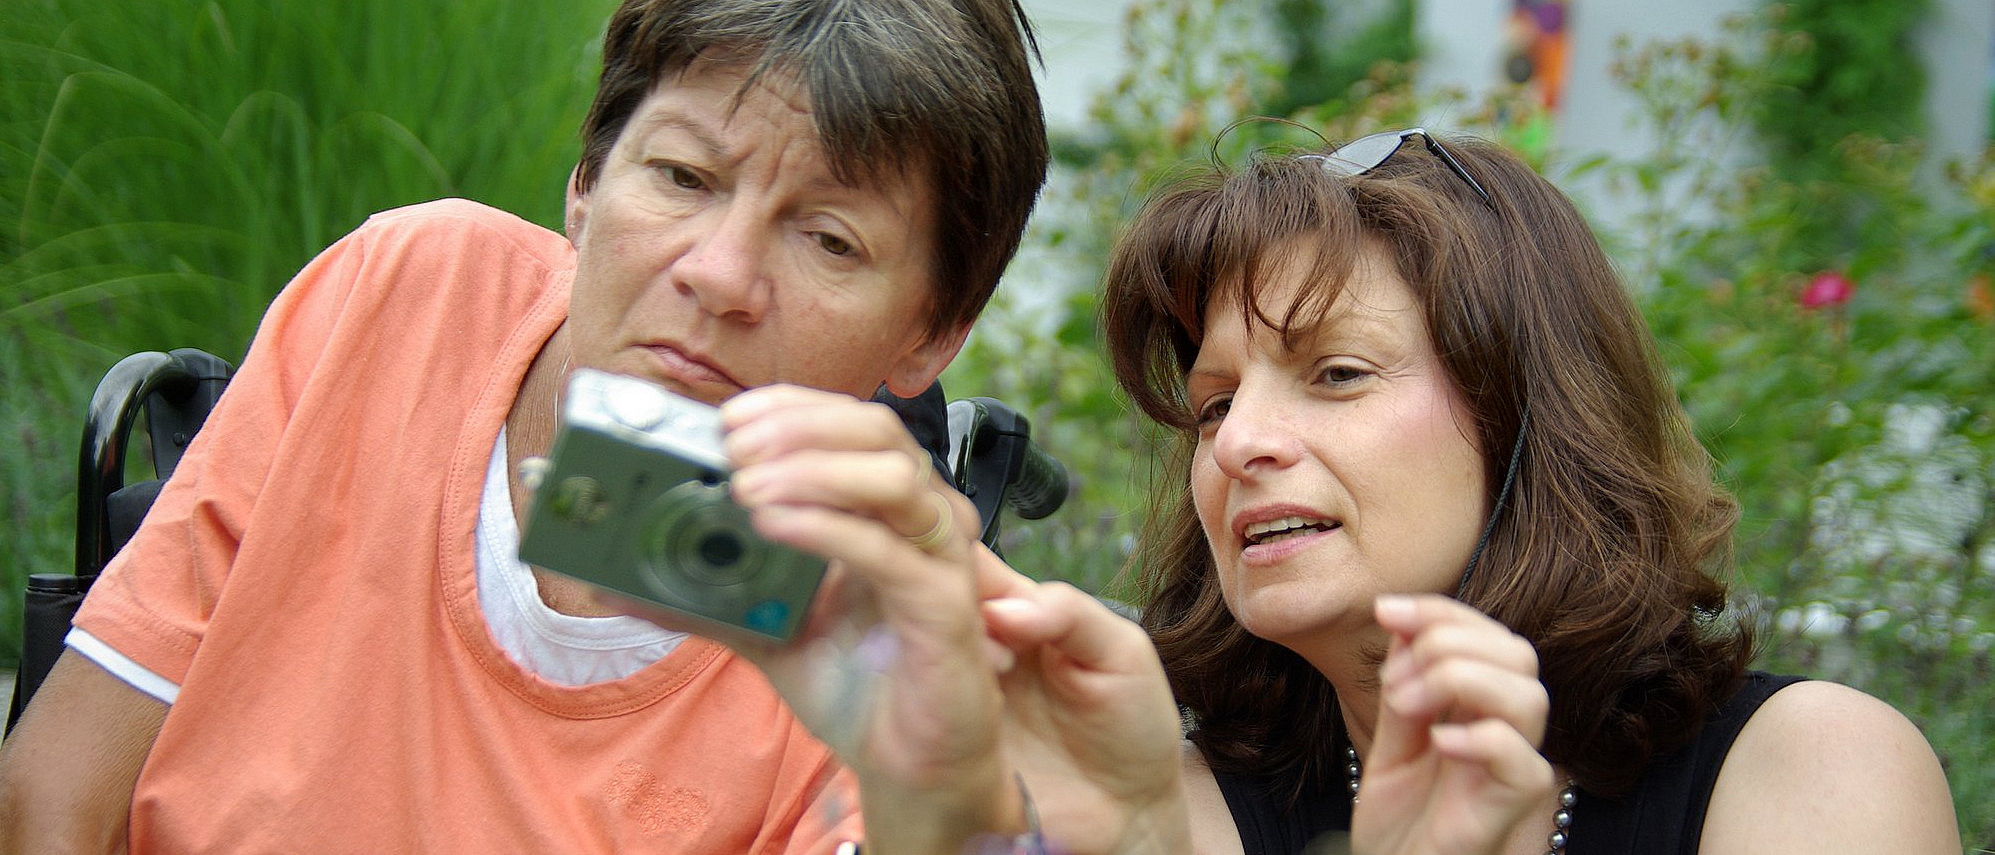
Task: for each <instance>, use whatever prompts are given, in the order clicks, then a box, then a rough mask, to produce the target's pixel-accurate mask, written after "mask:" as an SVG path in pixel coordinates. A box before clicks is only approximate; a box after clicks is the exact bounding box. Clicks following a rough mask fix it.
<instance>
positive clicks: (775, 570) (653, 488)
mask: <svg viewBox="0 0 1995 855" xmlns="http://www.w3.org/2000/svg"><path fill="white" fill-rule="evenodd" d="M720 440H721V429H720V413H719V411H718V410H716V409H714V408H713V407H710V406H707V405H706V404H702V403H700V402H698V401H694V400H691V399H689V398H684V397H681V396H679V395H675V394H673V393H672V392H670V391H667V390H665V389H662V388H659V387H658V386H655V385H653V384H651V383H648V382H645V381H643V380H638V379H635V378H631V377H623V376H619V375H615V374H606V373H603V372H600V371H594V370H590V369H578V370H576V371H575V372H574V374H573V376H572V377H571V378H570V380H569V383H568V392H567V397H566V399H565V402H564V403H563V405H562V412H561V427H560V432H559V433H558V434H557V435H556V437H555V441H554V451H553V453H552V454H551V455H550V457H549V461H548V465H547V467H546V469H545V471H544V474H543V475H542V476H541V478H540V486H539V489H538V490H536V491H535V494H534V498H533V506H532V509H531V511H530V512H529V514H528V517H527V523H526V531H525V534H524V535H523V536H522V537H521V539H520V559H521V560H523V561H525V562H527V563H529V564H535V565H538V566H541V567H545V568H547V569H549V570H553V571H556V572H558V573H562V574H564V575H567V576H571V577H574V578H576V579H579V580H581V581H584V582H587V583H589V584H591V585H594V586H596V587H598V588H600V589H602V590H603V591H604V592H606V593H607V594H609V595H610V598H611V599H613V600H620V601H622V602H620V603H619V605H622V606H624V607H627V608H628V607H632V606H635V608H633V609H632V610H633V611H635V612H637V613H638V614H643V613H644V612H645V611H646V610H648V609H651V608H654V607H655V608H658V609H662V610H663V611H664V612H666V613H667V616H668V617H671V618H675V619H682V620H673V621H672V622H674V623H677V624H682V625H684V626H685V628H687V629H691V630H694V631H697V632H700V633H701V634H704V635H712V636H715V637H717V638H722V639H723V640H725V639H726V638H729V637H741V636H742V635H743V634H746V636H747V637H750V638H753V639H759V640H763V641H775V642H785V641H788V640H789V639H790V638H791V637H792V636H794V635H795V634H796V631H797V628H798V626H799V625H801V623H802V622H803V617H804V613H805V612H806V611H808V610H809V608H810V603H811V598H812V597H814V596H816V594H817V589H818V585H819V583H820V582H822V581H823V579H824V569H825V562H824V560H823V559H821V558H818V557H817V556H814V555H811V554H809V553H805V552H800V551H798V550H795V549H791V548H789V547H786V546H783V545H781V544H777V543H772V542H770V541H767V540H764V539H763V538H761V537H760V536H758V535H757V534H755V532H754V530H753V529H752V528H751V527H750V525H749V522H748V513H747V512H746V511H744V510H742V509H741V507H740V506H738V505H736V504H734V502H733V501H732V500H731V499H729V498H728V486H727V479H728V476H729V474H730V470H729V467H728V465H727V458H726V456H725V455H723V454H722V453H721V445H720Z"/></svg>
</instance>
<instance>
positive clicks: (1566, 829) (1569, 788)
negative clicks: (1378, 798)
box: [1344, 745, 1579, 855]
mask: <svg viewBox="0 0 1995 855" xmlns="http://www.w3.org/2000/svg"><path fill="white" fill-rule="evenodd" d="M1344 759H1345V760H1348V761H1350V765H1348V766H1345V767H1344V771H1346V772H1348V773H1350V776H1351V807H1352V808H1354V809H1355V808H1356V807H1357V806H1358V781H1359V780H1361V779H1362V778H1363V777H1364V774H1365V770H1364V767H1363V765H1362V764H1361V763H1360V762H1359V761H1358V749H1356V748H1354V747H1352V746H1349V745H1346V746H1344ZM1578 786H1579V785H1578V784H1576V783H1574V782H1572V781H1566V786H1565V789H1563V790H1560V791H1559V809H1558V810H1556V811H1553V812H1552V833H1551V835H1550V836H1548V837H1546V838H1545V843H1546V844H1547V845H1548V846H1549V847H1550V848H1549V849H1547V850H1545V855H1565V852H1566V840H1567V838H1569V837H1571V836H1572V806H1573V805H1574V804H1576V803H1578V802H1579V789H1578Z"/></svg>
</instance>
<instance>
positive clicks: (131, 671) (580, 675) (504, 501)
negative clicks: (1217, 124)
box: [64, 427, 686, 704]
mask: <svg viewBox="0 0 1995 855" xmlns="http://www.w3.org/2000/svg"><path fill="white" fill-rule="evenodd" d="M508 483H509V482H508V480H507V472H506V431H505V428H503V427H501V428H500V429H499V438H498V440H497V441H495V442H494V443H493V444H492V457H491V460H490V462H489V463H488V464H487V466H486V468H485V489H484V492H483V494H482V495H481V496H480V498H479V502H478V525H477V528H476V530H475V531H474V533H473V540H474V544H473V549H474V554H475V555H476V556H477V559H476V560H477V565H478V608H479V611H481V612H483V613H484V616H485V626H486V627H487V628H489V629H490V630H491V633H492V639H493V640H494V641H496V642H498V645H499V647H500V649H502V650H504V651H505V652H506V655H508V656H510V657H512V659H513V661H514V662H517V663H519V665H520V666H521V667H523V668H525V669H526V670H528V671H531V672H533V673H534V674H537V675H539V676H540V677H541V678H542V679H545V680H547V681H549V682H552V683H557V684H560V685H563V686H580V685H585V684H588V683H598V682H605V681H609V680H617V679H622V678H624V677H628V676H630V675H632V674H635V673H637V672H638V670H639V669H642V668H643V667H644V666H646V665H649V664H651V663H653V662H656V661H658V660H660V659H663V658H665V655H666V654H668V653H671V652H672V650H673V649H674V648H676V647H678V646H679V642H681V641H684V640H685V639H686V634H685V633H683V632H672V631H670V630H666V629H662V628H660V627H659V626H658V625H656V624H653V623H651V622H650V621H647V620H644V619H642V618H634V617H577V616H575V615H564V614H562V613H560V612H557V611H555V610H553V609H551V608H548V607H547V604H546V603H544V602H542V601H541V599H540V590H539V586H538V585H536V584H535V582H534V579H533V571H532V570H531V569H529V568H528V567H527V565H526V564H525V563H524V562H522V561H520V559H519V545H520V528H519V521H518V519H517V518H516V517H514V515H513V502H512V494H511V492H510V491H509V489H508ZM64 643H65V644H67V645H68V646H69V648H70V649H72V650H75V651H76V652H77V653H79V654H82V655H83V656H84V658H87V659H89V660H90V661H92V662H95V663H97V665H98V666H100V667H102V668H103V669H104V670H106V671H109V672H111V674H112V675H114V676H116V677H117V678H118V679H121V680H124V681H125V682H126V683H129V684H131V686H132V687H133V688H135V689H138V690H139V691H141V692H144V693H146V694H148V695H151V696H152V697H154V698H158V699H159V700H160V701H163V702H165V703H167V704H171V703H173V702H174V700H175V699H176V698H178V697H179V695H180V686H179V685H178V684H176V683H174V682H173V681H171V680H168V679H166V678H165V677H162V676H160V675H158V674H156V673H154V672H153V671H152V670H150V669H148V668H146V667H145V666H143V665H140V664H138V663H137V662H134V661H132V660H131V658H130V657H128V656H125V655H124V654H122V653H119V652H118V651H117V650H116V649H115V648H113V647H111V646H110V645H108V644H105V643H104V642H103V641H101V640H99V639H98V638H97V637H95V636H93V635H91V634H90V633H87V632H84V631H83V630H81V629H71V630H70V631H69V635H68V636H67V637H66V638H65V639H64Z"/></svg>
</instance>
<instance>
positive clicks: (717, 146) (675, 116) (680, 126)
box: [640, 110, 725, 154]
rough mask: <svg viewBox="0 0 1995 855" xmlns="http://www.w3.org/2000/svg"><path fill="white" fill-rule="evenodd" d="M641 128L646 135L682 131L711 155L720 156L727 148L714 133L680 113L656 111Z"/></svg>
mask: <svg viewBox="0 0 1995 855" xmlns="http://www.w3.org/2000/svg"><path fill="white" fill-rule="evenodd" d="M640 126H641V127H642V129H643V133H644V134H645V135H650V134H655V133H657V132H659V131H667V130H673V131H682V132H684V133H685V134H686V135H687V136H689V137H692V138H693V142H695V143H698V144H699V145H700V146H701V147H702V148H705V149H706V150H707V151H708V152H710V153H714V154H718V153H720V152H721V151H722V149H724V148H725V146H724V145H723V144H722V143H721V140H720V137H719V136H716V135H715V134H714V133H713V132H712V131H710V130H708V129H707V128H706V127H705V126H703V125H701V124H700V123H698V122H696V121H694V120H693V119H692V118H691V117H689V116H685V115H682V114H679V113H674V112H669V111H663V110H660V111H656V112H653V113H651V114H650V115H648V116H645V117H644V119H643V120H642V122H641V123H640Z"/></svg>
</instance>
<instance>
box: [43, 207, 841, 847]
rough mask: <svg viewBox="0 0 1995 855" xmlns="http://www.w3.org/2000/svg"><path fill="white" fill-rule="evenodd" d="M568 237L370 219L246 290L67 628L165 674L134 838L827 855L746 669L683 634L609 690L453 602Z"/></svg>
mask: <svg viewBox="0 0 1995 855" xmlns="http://www.w3.org/2000/svg"><path fill="white" fill-rule="evenodd" d="M573 275H574V253H573V250H572V248H571V247H570V246H569V244H568V242H567V240H566V239H564V238H562V237H561V236H560V235H557V234H554V233H552V232H549V231H547V230H545V229H542V228H540V227H538V226H534V225H532V224H529V223H526V222H524V221H522V220H519V219H517V218H514V217H512V216H510V215H507V214H505V213H502V212H499V211H496V210H493V209H491V208H487V207H484V206H480V205H477V204H474V203H471V202H465V201H461V200H452V201H443V202H433V203H428V204H424V205H417V206H413V207H409V208H403V209H400V210H396V211H390V212H387V213H383V214H379V215H376V216H375V217H373V218H372V219H370V220H369V221H368V222H367V224H366V225H364V226H362V227H361V228H360V229H359V230H357V231H356V232H354V233H353V234H352V235H349V236H348V237H346V238H345V239H343V240H341V241H340V242H339V243H337V244H335V245H334V246H332V247H331V248H329V249H327V250H326V251H325V252H324V253H323V254H321V255H320V256H319V257H318V258H317V259H316V260H314V261H313V262H312V263H311V264H310V265H309V266H307V267H306V268H305V270H304V271H303V272H301V273H300V274H299V275H298V277H297V279H295V280H294V281H293V282H292V283H291V285H290V286H289V287H288V288H286V289H285V291H284V293H283V294H282V295H280V296H279V297H278V299H277V300H276V301H275V302H274V303H273V304H272V305H271V307H270V311H269V313H268V314H267V315H266V316H265V317H264V320H263V325H262V327H261V329H260V330H259V331H258V333H257V337H256V341H255V343H254V345H253V346H252V347H251V348H250V352H249V356H248V358H247V359H245V360H244V362H243V366H242V370H241V371H240V372H239V373H238V374H237V375H236V377H235V380H234V381H233V382H232V383H231V384H230V385H229V387H228V391H227V393H226V394H225V395H224V396H223V398H222V400H221V403H220V404H219V405H218V406H217V407H216V409H215V411H214V413H213V414H212V415H211V416H210V419H209V421H208V424H207V426H206V427H205V428H204V429H203V430H202V431H201V432H200V433H199V434H198V435H197V437H196V439H195V441H194V443H193V446H192V447H191V448H190V449H189V450H188V452H187V456H186V458H185V459H184V460H183V461H182V463H181V465H180V468H179V469H178V470H177V471H176V473H175V475H174V478H173V479H172V481H171V482H170V483H169V484H168V485H167V486H166V488H165V489H164V490H163V491H162V492H161V493H160V496H159V500H158V503H157V504H156V505H155V506H154V508H153V510H152V512H151V514H150V515H149V516H148V518H147V520H146V522H145V525H144V526H143V527H142V528H141V529H140V531H139V532H138V534H137V535H136V536H135V538H134V539H133V540H132V542H131V543H130V544H129V545H128V546H127V547H126V548H125V549H124V550H123V552H121V553H120V554H119V556H118V558H117V559H116V560H115V561H113V562H112V563H111V566H110V567H109V568H107V569H106V571H105V573H104V575H103V577H102V578H101V579H100V580H99V581H98V582H97V584H96V587H95V588H94V589H93V591H92V593H91V595H90V597H89V598H88V600H87V601H86V602H85V604H84V607H83V609H82V612H81V613H80V614H79V615H78V616H77V619H76V624H77V626H78V627H80V628H81V629H83V630H84V631H86V632H88V633H90V634H91V635H93V636H95V637H96V638H97V639H98V640H100V641H102V642H104V643H106V644H108V645H109V646H111V647H112V648H114V649H116V650H117V651H118V652H120V653H122V654H124V655H125V656H128V657H130V658H131V659H133V660H134V661H136V662H137V663H138V664H139V665H142V666H144V667H145V668H148V669H150V670H152V671H153V672H155V673H157V674H159V675H161V676H163V677H165V678H166V679H168V680H171V681H173V682H175V683H177V684H179V686H180V692H179V696H178V698H177V700H176V701H175V702H174V704H173V706H172V708H171V710H170V712H169V713H168V715H167V717H166V722H165V725H164V727H163V728H162V730H161V731H160V734H159V739H158V741H157V742H156V743H155V744H154V746H153V749H152V753H151V755H150V756H149V757H148V758H147V759H146V764H145V767H144V769H143V770H142V771H141V773H140V775H139V779H138V787H137V791H136V793H135V794H134V797H133V803H132V817H131V820H132V821H131V844H132V851H133V852H134V853H146V852H172V853H188V852H209V851H228V852H302V851H338V852H424V853H436V852H478V853H488V852H670V853H730V854H731V855H732V853H744V852H757V853H759V852H771V853H775V852H827V851H830V850H831V849H832V848H833V847H834V846H835V845H836V843H837V842H838V841H839V840H842V839H847V838H852V837H856V834H857V813H858V810H857V809H858V804H857V788H856V786H854V784H853V782H852V779H851V777H850V775H849V773H847V772H845V771H843V770H842V768H841V767H839V766H838V765H837V763H836V761H835V760H834V758H833V757H832V755H831V754H830V752H829V751H828V750H826V749H825V747H824V746H823V745H822V744H820V743H818V742H817V741H816V740H814V739H812V738H811V737H810V736H809V735H808V734H807V733H806V732H805V731H804V729H803V727H802V726H801V725H799V724H798V723H797V721H796V720H795V719H794V718H793V717H792V716H791V714H790V711H789V709H788V708H787V707H785V706H784V705H783V703H782V702H781V700H780V699H779V698H778V697H777V695H776V693H775V692H774V690H772V689H771V688H770V687H769V685H768V683H767V682H766V681H765V680H764V679H763V677H762V675H761V673H760V672H759V671H757V670H756V669H755V668H754V667H753V666H751V665H749V664H747V663H746V662H744V661H742V660H739V659H737V658H736V657H735V656H734V655H733V654H732V653H731V652H729V651H728V650H726V649H725V648H723V647H721V646H719V645H717V644H715V643H713V642H710V641H707V640H705V639H700V638H689V639H687V641H686V642H685V643H684V644H682V645H681V646H680V647H679V648H678V649H677V650H675V651H673V652H672V653H671V654H670V655H668V656H666V657H665V658H664V659H663V660H661V661H659V662H656V663H653V664H652V665H650V666H648V667H646V668H644V669H643V670H641V671H639V672H638V673H636V674H634V675H632V676H630V677H628V678H625V679H621V680H615V681H612V682H607V683H596V684H591V685H586V686H575V687H567V686H561V685H557V684H554V683H551V682H548V681H546V680H542V679H540V678H538V677H536V676H534V675H533V674H532V673H530V672H528V671H527V670H525V669H523V668H522V667H521V666H519V665H517V664H515V663H514V662H513V661H512V660H511V659H510V658H509V657H508V656H507V655H506V654H505V653H503V652H502V651H501V650H500V648H499V646H498V645H497V643H496V642H494V641H493V639H492V636H491V633H490V632H489V631H488V630H487V629H486V627H485V622H484V618H483V617H482V615H481V613H480V611H479V607H478V601H477V588H476V577H475V570H474V564H473V543H474V540H473V530H474V526H475V524H476V520H477V513H478V501H479V496H480V489H481V487H482V485H483V481H484V476H485V471H486V463H487V460H488V456H489V454H490V452H491V450H492V444H493V442H494V441H495V440H496V438H497V436H498V431H499V427H500V425H501V424H502V423H503V421H504V419H505V417H506V413H507V412H508V410H509V409H510V408H511V406H512V403H513V400H514V397H515V396H516V394H517V392H518V389H519V385H520V381H521V379H522V378H523V377H524V376H525V373H526V369H527V365H528V364H529V363H530V362H531V361H532V359H533V357H534V355H535V354H536V353H537V352H538V351H539V349H540V347H541V345H542V344H544V343H545V342H546V340H547V338H548V336H550V335H552V334H553V332H554V330H555V328H556V327H557V326H558V325H559V324H560V323H561V321H562V319H563V317H565V315H566V312H567V306H568V291H569V286H570V283H571V282H572V280H573Z"/></svg>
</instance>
